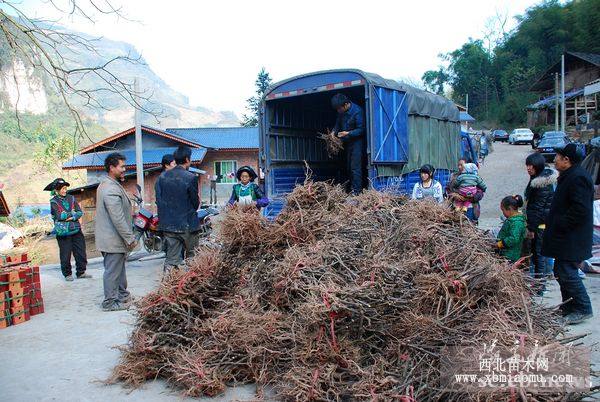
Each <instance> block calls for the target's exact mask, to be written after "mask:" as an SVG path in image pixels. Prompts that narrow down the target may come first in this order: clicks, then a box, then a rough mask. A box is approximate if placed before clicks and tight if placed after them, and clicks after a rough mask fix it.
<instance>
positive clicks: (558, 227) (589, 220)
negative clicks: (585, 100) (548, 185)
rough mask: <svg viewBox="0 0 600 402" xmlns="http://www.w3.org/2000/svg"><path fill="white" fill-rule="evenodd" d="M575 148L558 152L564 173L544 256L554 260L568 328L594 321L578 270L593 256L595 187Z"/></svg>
mask: <svg viewBox="0 0 600 402" xmlns="http://www.w3.org/2000/svg"><path fill="white" fill-rule="evenodd" d="M581 159H582V158H581V155H580V154H579V152H578V150H577V146H576V145H575V144H568V145H566V146H565V147H564V148H557V149H556V159H555V160H554V166H555V167H556V170H558V171H559V172H560V175H559V176H558V186H557V187H556V191H555V192H554V198H553V199H552V204H551V205H550V211H549V213H548V217H547V218H546V232H545V233H544V240H543V241H542V255H544V256H547V257H552V258H554V259H555V262H554V275H555V276H556V278H557V280H558V284H559V285H560V292H561V294H562V299H563V302H567V300H569V299H570V300H571V301H569V302H567V303H566V304H563V305H562V306H561V310H562V312H563V315H564V316H565V323H566V324H577V323H579V322H581V321H583V320H586V319H588V318H590V317H592V315H593V314H592V304H591V302H590V297H589V296H588V294H587V291H586V289H585V285H584V284H583V282H582V281H581V278H580V277H579V275H578V271H577V269H578V268H579V266H580V265H581V262H582V261H583V260H586V259H588V258H590V257H591V256H592V230H593V202H594V187H593V185H592V179H591V178H590V175H589V174H588V173H587V172H586V171H585V170H584V169H583V168H582V167H581V166H580V162H581Z"/></svg>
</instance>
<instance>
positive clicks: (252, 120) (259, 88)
mask: <svg viewBox="0 0 600 402" xmlns="http://www.w3.org/2000/svg"><path fill="white" fill-rule="evenodd" d="M271 82H272V80H271V77H270V76H269V73H268V72H267V71H266V70H265V68H264V67H263V68H261V69H260V71H259V73H258V76H257V77H256V81H255V82H254V85H255V86H256V95H254V96H253V97H251V98H248V99H247V100H246V103H247V105H246V109H248V111H249V112H250V114H249V115H246V114H244V115H242V126H244V127H256V126H258V112H259V109H260V102H261V100H262V97H263V96H264V94H265V92H266V91H267V88H269V85H271Z"/></svg>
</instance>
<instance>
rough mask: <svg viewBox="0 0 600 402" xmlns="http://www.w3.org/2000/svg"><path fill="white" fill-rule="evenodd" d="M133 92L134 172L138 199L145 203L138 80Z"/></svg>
mask: <svg viewBox="0 0 600 402" xmlns="http://www.w3.org/2000/svg"><path fill="white" fill-rule="evenodd" d="M134 91H135V94H134V96H135V103H136V108H135V112H134V115H135V172H136V176H137V184H138V185H139V186H140V188H141V191H140V197H142V200H144V201H146V197H144V160H143V156H142V152H143V148H142V123H141V116H140V114H141V113H140V111H139V102H140V98H139V96H138V94H139V93H140V87H139V83H138V79H137V78H136V79H135V82H134Z"/></svg>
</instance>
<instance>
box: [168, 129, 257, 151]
mask: <svg viewBox="0 0 600 402" xmlns="http://www.w3.org/2000/svg"><path fill="white" fill-rule="evenodd" d="M165 131H166V132H167V133H170V134H173V135H175V136H177V137H180V138H183V139H184V140H187V141H191V142H195V143H196V144H200V145H202V146H203V147H206V148H212V149H258V147H259V142H258V135H259V134H258V127H197V128H167V129H166V130H165Z"/></svg>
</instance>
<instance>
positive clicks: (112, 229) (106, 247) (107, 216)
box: [96, 152, 137, 311]
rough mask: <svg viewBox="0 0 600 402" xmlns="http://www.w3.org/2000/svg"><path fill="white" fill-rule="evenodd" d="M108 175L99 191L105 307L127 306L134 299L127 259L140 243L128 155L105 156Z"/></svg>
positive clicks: (98, 244)
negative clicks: (125, 183)
mask: <svg viewBox="0 0 600 402" xmlns="http://www.w3.org/2000/svg"><path fill="white" fill-rule="evenodd" d="M104 169H105V170H106V172H107V173H108V175H107V177H106V178H105V179H104V180H103V181H102V183H100V185H99V186H98V190H97V195H96V248H97V249H98V251H100V252H102V256H103V257H104V301H103V302H102V309H103V310H104V311H117V310H125V309H127V307H128V304H129V302H130V301H131V296H130V294H129V291H128V290H127V276H126V274H125V260H126V258H127V254H128V253H129V252H130V251H131V250H133V249H134V248H135V246H136V244H137V242H136V240H135V236H134V234H133V220H132V209H131V201H130V200H129V196H128V195H127V193H126V192H125V189H124V188H123V186H122V185H121V183H120V182H121V181H123V179H124V177H125V170H126V168H125V156H123V155H122V154H120V153H117V152H115V153H111V154H109V155H108V156H107V157H106V159H105V160H104Z"/></svg>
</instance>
